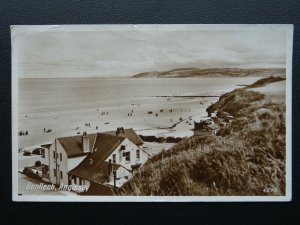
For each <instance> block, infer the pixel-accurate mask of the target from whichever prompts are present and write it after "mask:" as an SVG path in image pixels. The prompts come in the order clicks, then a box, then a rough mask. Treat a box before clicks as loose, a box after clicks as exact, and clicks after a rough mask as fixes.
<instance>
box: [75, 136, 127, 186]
mask: <svg viewBox="0 0 300 225" xmlns="http://www.w3.org/2000/svg"><path fill="white" fill-rule="evenodd" d="M124 139H125V137H120V136H113V135H109V134H103V133H98V134H97V138H96V142H95V145H94V152H93V153H92V154H90V155H89V156H87V157H86V158H85V159H84V160H83V161H82V162H81V163H80V164H79V165H78V166H77V167H75V168H74V169H73V170H71V171H70V172H69V174H72V175H75V176H78V177H81V178H84V179H86V180H90V181H93V182H95V183H103V182H104V181H106V180H107V176H108V163H107V162H105V161H104V160H105V159H106V158H107V157H108V156H109V155H110V154H111V153H112V152H113V151H114V150H115V149H116V148H117V147H118V146H119V145H120V144H121V143H122V142H123V140H124ZM112 165H113V169H114V170H117V169H118V168H119V167H120V165H118V164H112Z"/></svg>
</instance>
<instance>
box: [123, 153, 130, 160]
mask: <svg viewBox="0 0 300 225" xmlns="http://www.w3.org/2000/svg"><path fill="white" fill-rule="evenodd" d="M124 155H125V160H126V161H128V162H130V152H125V154H124Z"/></svg>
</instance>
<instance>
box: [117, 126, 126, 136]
mask: <svg viewBox="0 0 300 225" xmlns="http://www.w3.org/2000/svg"><path fill="white" fill-rule="evenodd" d="M116 135H117V136H121V137H124V136H125V130H124V127H117V131H116Z"/></svg>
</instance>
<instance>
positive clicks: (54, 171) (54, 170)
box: [53, 169, 56, 177]
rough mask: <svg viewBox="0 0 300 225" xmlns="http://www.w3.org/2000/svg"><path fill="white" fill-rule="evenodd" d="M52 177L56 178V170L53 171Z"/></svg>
mask: <svg viewBox="0 0 300 225" xmlns="http://www.w3.org/2000/svg"><path fill="white" fill-rule="evenodd" d="M53 173H54V176H55V177H56V169H53Z"/></svg>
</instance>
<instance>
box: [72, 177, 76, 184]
mask: <svg viewBox="0 0 300 225" xmlns="http://www.w3.org/2000/svg"><path fill="white" fill-rule="evenodd" d="M73 179H74V184H76V177H75V176H74V177H73Z"/></svg>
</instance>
